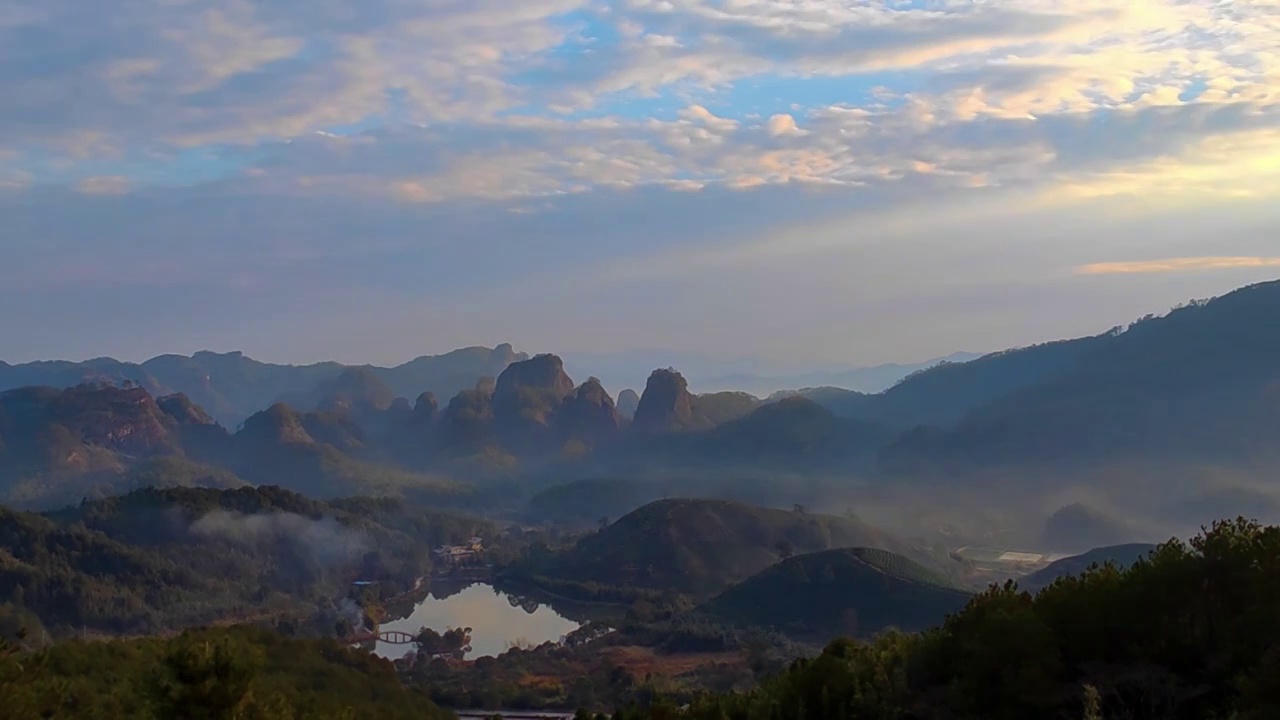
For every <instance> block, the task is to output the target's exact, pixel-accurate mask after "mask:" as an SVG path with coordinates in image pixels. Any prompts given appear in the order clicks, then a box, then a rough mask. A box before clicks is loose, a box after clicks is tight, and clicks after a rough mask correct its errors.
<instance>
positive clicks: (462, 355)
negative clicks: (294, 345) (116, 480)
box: [0, 344, 528, 427]
mask: <svg viewBox="0 0 1280 720" xmlns="http://www.w3.org/2000/svg"><path fill="white" fill-rule="evenodd" d="M526 359H528V355H527V354H525V353H519V352H516V351H515V350H514V349H513V348H512V347H511V345H508V344H504V345H498V346H497V347H494V348H485V347H469V348H462V349H459V350H454V351H452V352H448V353H445V354H443V355H424V356H422V357H419V358H416V359H414V360H410V361H409V362H407V363H404V364H402V365H397V366H395V367H389V368H380V367H374V366H371V365H366V366H358V367H362V368H364V369H366V370H367V371H368V372H369V374H370V375H371V376H373V377H376V378H378V379H379V380H381V381H382V382H384V383H385V384H386V385H387V387H388V388H390V390H391V392H392V393H393V396H399V397H417V396H418V395H419V394H420V393H422V392H424V391H429V392H432V393H434V394H435V395H436V396H438V397H453V395H455V394H456V393H458V392H459V391H461V390H464V389H466V388H469V387H472V386H474V385H475V383H476V380H478V379H479V378H481V377H485V376H489V377H496V376H497V375H498V374H500V373H501V372H502V371H503V370H505V369H506V368H507V366H508V365H510V364H511V363H513V362H517V361H520V360H526ZM353 367H357V366H353ZM345 369H347V366H345V365H341V364H339V363H335V362H320V363H314V364H310V365H276V364H272V363H264V362H259V361H257V360H254V359H252V358H249V357H246V356H245V355H244V354H243V353H241V352H228V353H215V352H209V351H200V352H197V353H195V354H194V355H191V356H190V357H187V356H184V355H161V356H158V357H154V358H152V359H150V360H147V361H146V362H143V363H130V362H122V361H119V360H115V359H113V358H97V359H94V360H86V361H84V362H69V361H62V360H53V361H37V362H31V363H24V364H20V365H9V364H6V363H3V362H0V391H4V390H11V389H14V388H19V387H27V386H47V387H54V388H68V387H74V386H76V385H80V384H83V383H87V382H110V383H113V384H117V385H119V384H124V383H126V382H128V383H132V384H134V385H137V386H139V387H142V388H145V389H146V390H147V391H148V392H150V393H151V394H152V395H156V396H161V395H170V394H174V393H182V394H184V395H186V396H187V397H189V398H191V399H192V401H193V402H195V403H196V404H197V405H199V406H200V407H202V408H203V409H204V410H205V411H206V412H208V413H209V414H210V415H211V416H213V417H214V418H216V419H217V420H218V421H219V422H220V423H222V424H223V425H226V426H227V427H235V426H237V425H238V424H239V423H240V422H242V421H243V420H244V419H245V418H247V417H249V416H250V415H252V414H254V413H255V412H258V411H260V410H264V409H266V408H267V407H268V406H270V405H271V404H272V403H274V402H276V401H278V400H289V401H291V402H294V403H296V404H299V405H300V406H303V407H304V409H308V410H309V409H312V408H311V407H306V405H307V404H308V403H307V402H306V401H305V400H304V401H303V402H301V403H299V402H298V400H299V399H300V398H303V399H305V398H309V397H311V396H313V395H314V394H315V393H316V391H317V388H319V387H320V386H321V385H322V384H324V383H331V382H333V381H335V380H336V379H338V377H339V376H340V375H341V374H342V373H343V371H344V370H345ZM315 400H318V398H314V399H313V401H315Z"/></svg>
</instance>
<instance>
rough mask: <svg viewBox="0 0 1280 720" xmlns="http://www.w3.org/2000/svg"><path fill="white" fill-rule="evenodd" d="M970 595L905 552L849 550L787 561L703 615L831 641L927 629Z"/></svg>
mask: <svg viewBox="0 0 1280 720" xmlns="http://www.w3.org/2000/svg"><path fill="white" fill-rule="evenodd" d="M969 598H970V593H969V592H968V591H967V590H965V589H964V588H961V587H959V586H958V585H956V584H955V582H954V581H953V580H952V579H951V578H948V577H945V576H943V575H941V574H939V573H937V572H935V571H932V570H929V569H928V568H926V567H924V566H922V565H920V564H918V563H915V562H912V561H911V560H908V559H907V558H905V557H902V556H901V555H897V554H894V553H891V552H888V551H885V550H875V549H871V548H847V549H840V550H827V551H824V552H816V553H809V554H805V555H799V556H796V557H793V558H790V559H788V560H784V561H782V562H780V563H778V564H777V565H774V566H772V567H770V568H767V569H765V570H763V571H761V572H760V573H757V574H756V575H753V576H752V577H750V578H748V579H746V580H744V581H743V582H741V583H738V584H737V585H734V586H733V587H731V588H729V589H728V590H726V591H725V592H724V593H722V594H720V595H719V596H717V597H716V598H714V599H712V600H711V601H710V602H708V603H706V604H705V605H703V606H700V607H699V608H698V610H697V614H698V615H701V616H704V617H707V618H710V619H713V620H715V621H717V622H721V623H724V624H728V625H734V626H744V627H762V628H769V629H772V630H778V631H781V632H784V633H786V634H788V635H790V636H792V637H795V638H798V639H801V640H816V641H818V642H826V641H827V640H829V639H831V638H833V637H837V636H840V635H847V636H851V637H871V636H873V635H875V634H877V633H879V632H880V631H882V630H884V629H885V628H889V627H893V628H898V629H900V630H907V631H917V630H924V629H926V628H930V627H933V626H935V625H938V624H940V623H941V622H942V620H943V619H944V618H945V617H946V616H947V615H948V614H951V613H954V612H957V611H959V610H960V609H961V608H963V607H964V606H965V604H966V603H967V602H968V600H969Z"/></svg>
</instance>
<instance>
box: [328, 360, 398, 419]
mask: <svg viewBox="0 0 1280 720" xmlns="http://www.w3.org/2000/svg"><path fill="white" fill-rule="evenodd" d="M395 400H396V394H395V392H394V391H393V390H392V389H391V388H390V387H389V386H388V385H387V384H386V383H385V382H383V381H382V379H381V378H379V377H378V376H377V375H376V374H375V373H374V371H373V369H372V368H367V367H353V368H347V369H346V370H343V371H342V373H341V374H339V375H338V377H336V378H334V379H333V380H332V381H330V382H327V383H325V384H323V385H322V386H321V387H320V402H319V403H318V405H317V407H318V409H321V410H340V409H360V410H386V409H387V408H389V407H391V404H392V403H394V402H395Z"/></svg>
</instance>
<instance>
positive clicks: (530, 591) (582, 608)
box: [494, 582, 625, 625]
mask: <svg viewBox="0 0 1280 720" xmlns="http://www.w3.org/2000/svg"><path fill="white" fill-rule="evenodd" d="M494 590H495V591H497V592H499V593H501V594H502V595H504V596H506V598H507V602H509V603H511V607H518V608H521V609H522V610H524V611H525V612H528V613H533V612H535V611H536V610H537V609H538V608H539V607H541V606H545V607H549V608H551V609H552V610H554V611H555V612H556V614H557V615H559V616H560V617H563V618H568V619H570V620H572V621H574V622H576V623H580V624H583V625H585V624H586V623H589V622H603V623H612V622H618V621H620V620H622V618H623V617H624V615H625V609H624V608H622V607H620V606H615V605H602V604H594V603H582V602H575V601H573V600H568V599H565V598H562V597H560V596H558V595H554V594H552V593H547V592H542V591H541V590H538V589H536V588H531V587H528V586H526V585H521V584H519V583H511V582H499V583H498V584H497V585H495V586H494Z"/></svg>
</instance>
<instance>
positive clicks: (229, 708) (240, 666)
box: [154, 638, 261, 720]
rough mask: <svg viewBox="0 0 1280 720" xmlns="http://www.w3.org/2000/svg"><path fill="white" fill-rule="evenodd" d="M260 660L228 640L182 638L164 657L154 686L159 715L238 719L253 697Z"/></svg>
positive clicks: (203, 719) (191, 719)
mask: <svg viewBox="0 0 1280 720" xmlns="http://www.w3.org/2000/svg"><path fill="white" fill-rule="evenodd" d="M260 669H261V659H260V658H258V657H256V656H255V655H254V654H252V653H250V652H248V651H247V650H245V649H242V648H236V647H233V646H232V645H231V642H230V640H227V639H224V640H221V641H216V642H215V641H212V640H195V639H192V638H187V639H186V640H185V642H180V643H179V644H178V646H177V647H175V648H174V649H173V650H171V651H170V652H169V653H168V654H167V655H166V656H165V658H164V661H163V664H162V671H161V672H162V675H161V677H160V678H159V680H158V683H157V686H156V688H155V693H154V694H155V702H156V706H157V707H158V709H159V710H160V713H159V714H160V716H161V717H166V718H183V719H184V720H233V719H234V720H238V719H239V718H241V717H243V713H244V711H245V709H246V708H247V707H248V706H249V704H250V702H251V699H252V696H251V692H252V690H251V688H252V685H253V682H254V680H255V679H256V678H257V676H258V673H259V671H260Z"/></svg>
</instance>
